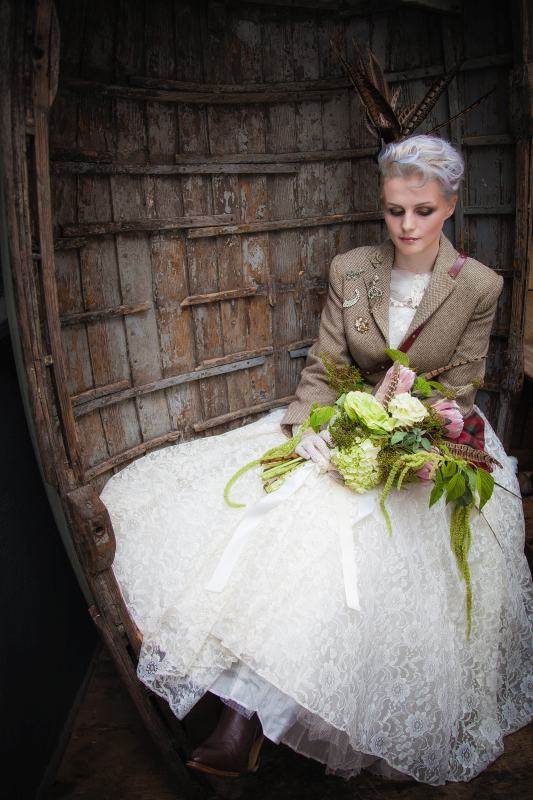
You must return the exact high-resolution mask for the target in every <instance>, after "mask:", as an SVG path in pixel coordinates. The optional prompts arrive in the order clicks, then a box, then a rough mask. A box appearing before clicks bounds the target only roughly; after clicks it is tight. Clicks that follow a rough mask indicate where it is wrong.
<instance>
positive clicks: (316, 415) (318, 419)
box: [309, 403, 336, 433]
mask: <svg viewBox="0 0 533 800" xmlns="http://www.w3.org/2000/svg"><path fill="white" fill-rule="evenodd" d="M335 411H336V408H335V406H319V405H318V403H313V405H312V407H311V413H310V415H309V419H310V422H311V427H312V429H313V430H314V432H315V433H318V431H319V430H320V429H321V428H322V425H326V424H327V423H328V422H329V421H330V419H331V417H332V416H333V414H334V413H335Z"/></svg>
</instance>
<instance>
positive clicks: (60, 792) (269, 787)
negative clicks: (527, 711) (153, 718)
mask: <svg viewBox="0 0 533 800" xmlns="http://www.w3.org/2000/svg"><path fill="white" fill-rule="evenodd" d="M532 755H533V725H531V726H529V727H528V728H523V729H522V730H520V731H518V732H517V733H515V734H513V735H512V736H508V737H507V738H506V739H505V753H504V755H502V756H501V757H500V758H498V759H497V760H496V761H495V762H494V763H493V764H491V766H490V767H489V768H488V769H487V770H485V772H483V773H482V774H481V775H480V776H479V777H477V778H476V779H475V780H473V781H471V782H470V783H461V784H448V785H447V786H441V787H431V786H427V785H424V784H417V783H414V782H408V783H406V782H403V781H402V782H392V781H384V780H381V779H378V778H376V777H374V776H372V775H369V774H365V773H363V774H362V775H361V776H359V777H358V778H355V779H352V780H350V781H344V780H342V779H341V778H337V777H334V776H331V775H329V776H328V775H325V774H324V768H323V766H322V765H321V764H319V763H318V762H316V761H312V760H311V759H306V758H304V757H302V756H299V755H297V754H296V753H294V752H293V751H292V750H290V749H289V748H288V747H286V746H284V745H279V746H276V745H274V744H273V743H271V742H269V741H268V740H267V741H266V743H265V746H264V747H263V750H262V761H261V765H260V769H259V772H258V773H257V775H254V776H252V777H251V778H250V779H247V782H246V783H245V784H243V785H242V786H241V787H239V790H238V791H237V792H233V793H232V795H231V797H235V796H239V797H240V798H241V800H252V798H253V800H299V799H300V798H302V800H303V798H305V800H348V798H349V799H350V800H393V798H394V799H395V800H398V799H399V798H400V799H401V800H424V799H425V798H432V800H436V799H437V798H438V800H441V798H445V800H526V799H529V798H531V797H532V796H533V759H532ZM219 796H226V797H227V796H228V794H227V792H226V794H225V795H224V792H222V793H221V794H219ZM180 797H181V793H180V791H179V787H177V786H176V784H175V783H174V779H173V778H172V776H171V775H170V774H169V772H168V771H167V769H166V767H165V765H164V763H163V761H162V759H161V758H160V756H159V754H158V752H157V751H156V750H155V748H154V746H153V745H152V742H151V740H150V739H149V738H148V735H147V734H146V732H145V730H144V728H143V725H142V723H141V722H140V719H139V718H138V715H137V713H136V711H135V708H134V706H133V704H132V703H131V701H130V699H129V696H128V694H127V693H126V690H125V689H124V687H123V685H122V683H121V681H120V679H119V678H118V676H117V674H116V672H115V668H114V665H113V663H112V661H111V660H110V658H109V656H108V655H107V653H106V651H105V650H102V651H101V654H100V657H99V658H98V660H97V663H96V666H95V669H94V672H93V674H92V676H91V679H90V681H89V684H88V687H87V691H86V695H85V699H84V701H83V702H82V705H81V707H80V710H79V712H78V715H77V719H76V721H75V724H74V728H73V731H72V736H71V738H70V741H69V743H68V745H67V748H66V751H65V754H64V757H63V759H62V762H61V765H60V767H59V770H58V773H57V775H56V778H55V781H54V782H53V784H52V785H51V786H50V787H49V789H48V791H47V792H46V793H45V795H44V797H43V800H60V799H61V800H123V799H124V800H126V798H127V800H171V798H172V800H178V798H180Z"/></svg>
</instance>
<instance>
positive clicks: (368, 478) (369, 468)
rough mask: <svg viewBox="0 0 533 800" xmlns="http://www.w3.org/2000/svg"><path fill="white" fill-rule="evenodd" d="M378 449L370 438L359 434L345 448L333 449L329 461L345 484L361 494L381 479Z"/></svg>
mask: <svg viewBox="0 0 533 800" xmlns="http://www.w3.org/2000/svg"><path fill="white" fill-rule="evenodd" d="M379 451H380V448H379V447H377V446H376V445H375V444H374V443H373V442H372V440H371V439H369V438H363V437H360V436H359V437H357V438H356V441H355V443H354V444H353V445H352V446H351V447H350V448H348V449H347V450H337V449H335V450H333V452H332V455H331V461H332V463H333V464H334V465H335V466H336V467H337V469H338V470H339V472H340V473H341V475H342V477H343V478H344V481H345V483H346V486H348V488H349V489H352V491H354V492H359V494H362V493H363V492H366V491H367V490H368V489H372V488H373V487H374V486H377V484H378V483H379V482H380V480H381V475H380V470H379V465H378V453H379Z"/></svg>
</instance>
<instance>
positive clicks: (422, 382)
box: [411, 375, 433, 397]
mask: <svg viewBox="0 0 533 800" xmlns="http://www.w3.org/2000/svg"><path fill="white" fill-rule="evenodd" d="M411 394H414V395H419V396H420V397H431V395H432V394H433V390H432V388H431V386H430V383H429V381H427V380H426V379H425V378H422V377H421V376H420V375H417V377H416V378H415V379H414V381H413V385H412V387H411Z"/></svg>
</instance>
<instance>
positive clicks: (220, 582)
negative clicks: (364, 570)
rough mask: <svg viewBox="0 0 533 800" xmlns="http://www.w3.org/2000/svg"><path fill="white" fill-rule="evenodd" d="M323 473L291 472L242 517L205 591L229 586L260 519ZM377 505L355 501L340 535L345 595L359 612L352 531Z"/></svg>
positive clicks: (369, 498)
mask: <svg viewBox="0 0 533 800" xmlns="http://www.w3.org/2000/svg"><path fill="white" fill-rule="evenodd" d="M321 474H323V473H322V471H321V470H320V468H319V467H318V465H317V464H315V463H314V462H313V461H308V462H307V463H306V464H302V465H301V466H300V467H298V468H297V469H295V470H294V472H292V473H291V474H290V475H288V476H287V478H285V480H284V481H283V483H282V485H281V486H280V488H279V489H276V490H275V491H274V492H271V493H270V494H267V495H265V496H264V497H262V498H261V499H260V500H258V501H257V502H256V503H254V505H253V506H250V508H249V509H248V510H247V511H246V512H245V513H244V514H243V515H242V517H241V519H240V521H239V522H238V524H237V526H236V528H235V530H234V531H233V535H232V537H231V539H230V540H229V542H228V543H227V545H226V547H225V548H224V552H223V553H222V556H221V557H220V560H219V562H218V564H217V566H216V567H215V570H214V572H213V574H212V575H211V578H210V579H209V582H208V583H207V584H206V587H205V588H206V589H207V590H208V591H210V592H221V591H222V590H223V589H224V587H225V586H226V584H227V582H228V578H229V577H230V575H231V573H232V572H233V569H234V567H235V565H236V563H237V561H238V560H239V556H240V554H241V552H242V550H243V548H244V545H245V544H246V541H247V540H248V538H249V536H250V534H251V533H252V531H253V530H254V529H255V528H256V527H257V526H258V525H259V523H260V522H261V520H262V518H263V517H264V516H265V515H266V514H268V513H269V511H271V510H272V509H273V508H276V506H279V505H280V504H281V503H283V502H284V501H285V500H287V499H288V498H289V497H291V495H293V494H294V493H295V492H296V491H297V490H298V489H299V488H300V487H301V486H303V484H304V483H305V482H306V480H307V479H308V478H309V477H310V476H311V475H314V476H316V477H319V476H320V475H321ZM375 505H376V499H375V497H374V495H371V494H362V495H360V496H359V497H358V498H357V505H356V508H355V513H354V516H353V517H352V518H351V520H350V523H349V524H348V525H347V526H346V527H345V528H343V529H341V530H340V531H339V542H340V548H341V560H342V574H343V579H344V592H345V595H346V603H347V605H348V607H349V608H352V609H354V610H355V611H360V605H359V592H358V588H357V563H356V560H355V552H354V543H353V527H354V525H356V524H357V523H358V522H360V521H361V520H362V519H364V517H367V516H368V515H369V514H372V512H373V511H374V508H375Z"/></svg>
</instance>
